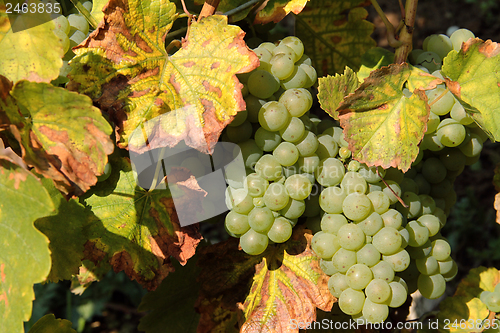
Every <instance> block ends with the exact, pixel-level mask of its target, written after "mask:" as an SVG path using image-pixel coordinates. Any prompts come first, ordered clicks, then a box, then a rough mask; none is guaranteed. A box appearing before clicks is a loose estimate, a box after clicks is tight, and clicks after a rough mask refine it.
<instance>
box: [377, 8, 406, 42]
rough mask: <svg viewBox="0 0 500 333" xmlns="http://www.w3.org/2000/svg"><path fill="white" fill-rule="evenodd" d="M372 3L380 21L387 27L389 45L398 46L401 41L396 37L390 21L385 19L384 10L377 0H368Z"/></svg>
mask: <svg viewBox="0 0 500 333" xmlns="http://www.w3.org/2000/svg"><path fill="white" fill-rule="evenodd" d="M370 2H371V3H372V6H373V8H375V10H376V11H377V14H378V15H379V16H380V18H381V19H382V21H383V22H384V25H385V28H386V29H387V41H388V42H389V45H390V46H392V47H394V48H398V47H400V46H401V45H402V43H401V42H400V41H399V40H397V39H396V32H395V30H394V26H393V25H392V23H391V22H389V20H388V19H387V16H385V13H384V11H383V10H382V8H380V6H379V4H378V2H377V0H370Z"/></svg>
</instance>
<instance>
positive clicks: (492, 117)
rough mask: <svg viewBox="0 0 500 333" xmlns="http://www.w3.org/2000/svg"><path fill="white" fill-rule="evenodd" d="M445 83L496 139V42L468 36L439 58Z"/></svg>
mask: <svg viewBox="0 0 500 333" xmlns="http://www.w3.org/2000/svg"><path fill="white" fill-rule="evenodd" d="M441 71H442V73H443V75H444V76H446V85H447V87H448V88H449V89H450V91H451V92H452V93H453V94H454V95H455V97H457V98H458V100H459V101H460V102H461V103H462V104H463V105H464V108H465V109H466V110H467V111H468V112H469V113H470V115H471V117H472V118H473V119H474V120H475V121H476V123H478V124H479V126H480V127H481V128H482V129H483V130H484V131H485V132H486V133H488V135H489V136H490V138H492V140H495V141H499V140H500V46H499V44H498V43H494V42H492V41H491V40H487V41H483V40H481V39H479V38H475V39H469V40H468V41H467V42H465V43H464V44H462V49H461V50H460V51H459V52H451V53H450V54H449V55H448V56H446V57H445V58H444V59H443V67H442V69H441Z"/></svg>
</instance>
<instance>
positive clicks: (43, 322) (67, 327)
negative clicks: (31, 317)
mask: <svg viewBox="0 0 500 333" xmlns="http://www.w3.org/2000/svg"><path fill="white" fill-rule="evenodd" d="M28 333H76V331H75V330H74V329H72V328H71V322H70V321H69V320H66V319H56V317H55V316H54V315H53V314H51V313H49V314H47V315H45V316H43V317H42V318H40V319H39V320H38V321H37V322H36V323H35V325H33V327H31V329H30V330H29V331H28Z"/></svg>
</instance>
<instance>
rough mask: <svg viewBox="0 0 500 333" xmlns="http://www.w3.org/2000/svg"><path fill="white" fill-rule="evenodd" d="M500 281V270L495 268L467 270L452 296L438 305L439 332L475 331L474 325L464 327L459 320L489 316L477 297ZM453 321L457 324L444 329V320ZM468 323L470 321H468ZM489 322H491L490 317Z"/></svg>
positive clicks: (474, 319) (488, 312)
mask: <svg viewBox="0 0 500 333" xmlns="http://www.w3.org/2000/svg"><path fill="white" fill-rule="evenodd" d="M499 282H500V272H499V271H498V270H497V269H496V268H493V267H492V268H486V267H478V268H473V269H471V270H470V271H469V274H468V275H467V277H465V278H464V279H462V281H460V283H459V284H458V287H457V290H456V292H455V295H453V297H448V298H446V299H445V300H444V301H442V302H441V304H440V305H439V309H440V312H439V313H438V315H437V319H438V322H439V330H440V331H441V332H477V331H478V330H477V324H475V326H470V327H466V326H465V324H462V327H460V326H461V325H460V321H462V323H463V322H464V321H465V322H466V323H467V322H468V321H469V320H470V321H471V322H472V321H474V323H477V322H478V321H479V320H484V319H486V318H489V317H488V316H489V315H490V311H489V310H488V308H487V307H486V305H485V304H484V303H483V302H481V300H480V299H479V296H480V294H481V293H482V292H483V291H493V290H494V289H495V286H496V285H497V284H498V283H499ZM445 319H446V320H449V321H450V322H451V323H453V322H454V321H455V320H457V323H458V325H452V324H451V325H450V326H449V329H445V327H444V325H443V324H444V323H445V322H444V320H445ZM469 323H470V322H469ZM490 323H492V321H491V319H490Z"/></svg>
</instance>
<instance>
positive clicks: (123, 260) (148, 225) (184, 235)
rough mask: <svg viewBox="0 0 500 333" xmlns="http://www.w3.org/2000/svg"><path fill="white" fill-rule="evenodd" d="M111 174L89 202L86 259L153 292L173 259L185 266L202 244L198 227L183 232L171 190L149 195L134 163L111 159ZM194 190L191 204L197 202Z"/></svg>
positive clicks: (171, 269)
mask: <svg viewBox="0 0 500 333" xmlns="http://www.w3.org/2000/svg"><path fill="white" fill-rule="evenodd" d="M110 163H111V166H112V169H113V170H114V171H113V173H112V174H111V176H110V177H109V178H108V179H107V180H106V181H104V182H102V183H98V184H97V185H96V186H95V187H94V188H93V189H92V190H91V191H89V194H90V193H92V195H91V196H90V197H88V198H85V199H84V205H86V206H88V207H89V208H91V212H89V213H88V214H86V217H85V218H86V219H87V221H86V223H87V227H86V228H85V229H86V230H85V231H84V232H85V236H86V237H87V238H88V241H87V242H86V244H85V251H84V254H85V258H86V259H89V260H91V261H93V262H94V263H96V264H97V263H100V264H101V265H105V264H106V263H109V264H111V266H112V267H113V269H114V270H115V271H122V270H123V271H125V273H126V274H127V275H128V276H129V277H131V278H133V279H136V280H137V281H138V282H139V283H141V284H142V285H143V286H144V287H146V288H148V289H149V290H154V289H155V288H156V287H157V286H158V285H159V284H160V283H161V281H162V280H163V279H164V278H165V277H166V276H167V275H168V273H169V272H171V271H173V267H172V263H171V261H170V260H171V258H170V257H171V256H172V257H173V258H175V259H177V260H178V261H179V262H180V263H181V264H182V265H185V264H186V262H187V260H188V259H189V258H190V257H192V256H193V255H194V253H195V249H196V246H197V245H198V243H199V242H200V240H201V235H200V233H199V232H198V226H197V225H190V226H188V227H183V228H181V227H180V225H179V221H178V219H177V214H176V208H178V207H175V206H174V202H173V200H172V197H171V195H170V192H169V191H168V190H154V191H146V190H144V189H142V188H140V187H139V186H137V184H136V180H135V177H134V173H133V171H132V167H131V165H130V161H129V160H128V159H125V158H120V157H118V156H114V155H112V157H111V158H110ZM197 196H198V194H197V193H196V192H195V191H193V196H192V197H191V201H192V203H193V204H194V203H195V202H197V201H198V200H197Z"/></svg>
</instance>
